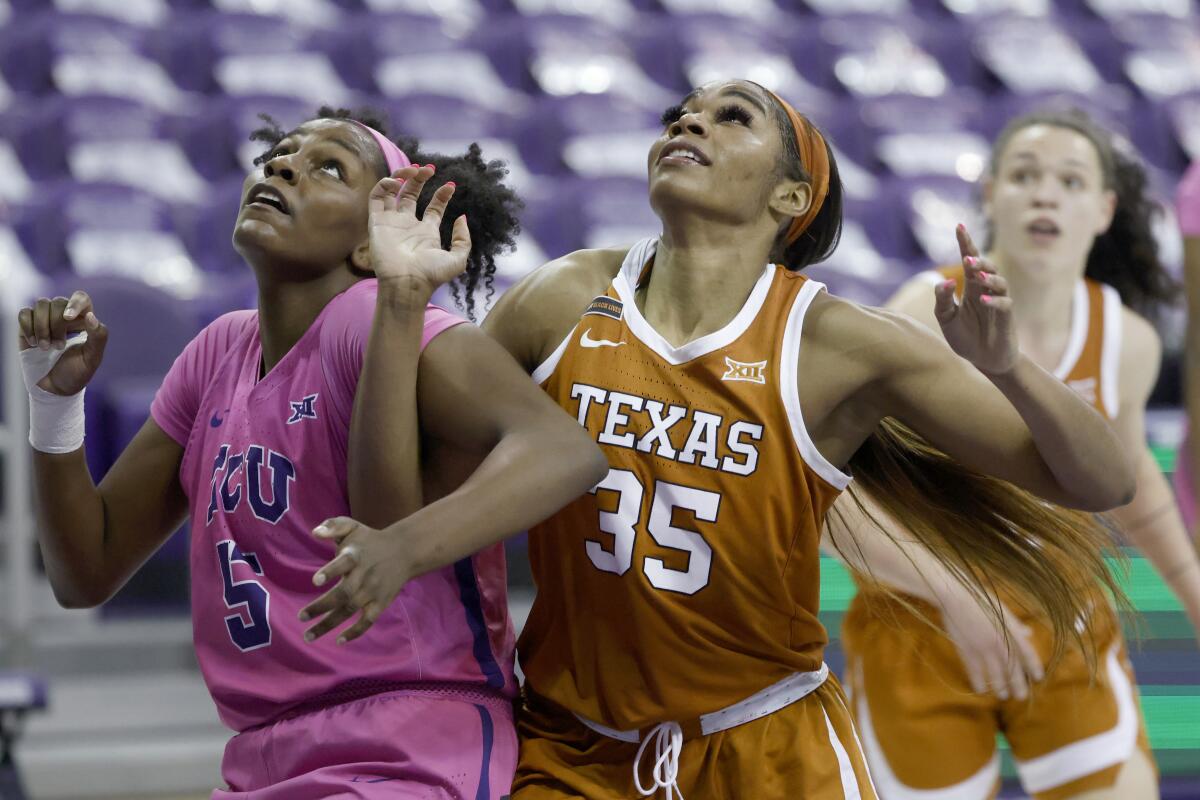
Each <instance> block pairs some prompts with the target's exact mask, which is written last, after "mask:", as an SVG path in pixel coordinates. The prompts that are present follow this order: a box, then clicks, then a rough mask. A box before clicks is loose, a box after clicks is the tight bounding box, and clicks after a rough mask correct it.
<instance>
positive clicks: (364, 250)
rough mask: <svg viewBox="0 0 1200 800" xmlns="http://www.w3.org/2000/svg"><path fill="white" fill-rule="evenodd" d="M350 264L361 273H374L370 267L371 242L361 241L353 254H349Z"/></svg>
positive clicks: (368, 240)
mask: <svg viewBox="0 0 1200 800" xmlns="http://www.w3.org/2000/svg"><path fill="white" fill-rule="evenodd" d="M350 264H351V266H353V267H354V268H355V269H358V270H362V271H363V272H374V271H375V270H374V268H373V267H372V266H371V240H370V239H363V240H362V242H361V243H360V244H359V245H358V247H355V248H354V252H353V253H351V254H350Z"/></svg>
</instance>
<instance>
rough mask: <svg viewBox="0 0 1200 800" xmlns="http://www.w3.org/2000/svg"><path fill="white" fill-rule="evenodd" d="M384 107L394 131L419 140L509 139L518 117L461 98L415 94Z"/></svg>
mask: <svg viewBox="0 0 1200 800" xmlns="http://www.w3.org/2000/svg"><path fill="white" fill-rule="evenodd" d="M385 109H386V110H387V111H388V116H389V117H390V118H391V122H392V125H391V128H390V130H391V131H392V132H393V133H403V134H405V135H408V136H416V137H417V138H418V139H421V140H427V139H442V140H448V139H454V140H465V141H468V142H469V141H472V140H476V139H482V138H484V137H492V138H509V137H511V136H512V134H513V130H514V127H515V125H516V122H517V120H516V117H515V115H513V114H509V113H506V112H504V111H500V110H496V109H492V108H488V107H486V106H480V105H477V104H476V103H473V102H471V101H470V100H464V99H462V98H461V97H447V96H445V95H437V94H419V93H414V94H411V95H406V96H404V97H399V98H395V99H392V100H390V101H389V102H388V103H387V104H386V105H385Z"/></svg>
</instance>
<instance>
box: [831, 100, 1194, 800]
mask: <svg viewBox="0 0 1200 800" xmlns="http://www.w3.org/2000/svg"><path fill="white" fill-rule="evenodd" d="M983 207H984V212H985V214H986V215H987V218H988V221H989V227H990V231H991V236H990V244H989V248H988V256H989V258H991V260H992V262H993V263H994V264H995V265H996V267H997V275H996V276H995V278H994V279H993V280H994V281H995V282H996V283H997V284H1002V285H1003V286H1005V288H1006V289H1007V291H1008V293H1009V294H1010V295H1011V296H1012V297H1013V298H1014V301H1015V302H1014V308H1015V311H1014V315H1013V318H1014V322H1015V326H1016V330H1017V336H1018V338H1019V340H1020V341H1021V343H1022V349H1023V350H1024V351H1026V352H1028V353H1029V355H1030V358H1032V359H1034V360H1035V361H1037V362H1038V363H1039V364H1041V365H1042V366H1043V367H1044V368H1046V369H1048V370H1054V374H1055V375H1056V376H1057V377H1058V378H1060V379H1061V380H1063V381H1064V382H1065V383H1066V384H1067V385H1068V386H1070V387H1071V388H1073V389H1075V391H1077V392H1078V393H1079V394H1080V395H1081V396H1082V397H1083V398H1084V399H1085V400H1087V401H1088V403H1090V404H1092V405H1094V406H1095V407H1096V408H1097V409H1098V410H1099V411H1100V412H1101V413H1102V414H1104V415H1105V416H1106V417H1108V418H1109V419H1110V420H1111V421H1112V424H1113V425H1114V427H1115V429H1116V430H1117V431H1118V432H1119V433H1120V436H1121V439H1122V441H1123V442H1124V445H1125V447H1126V450H1127V452H1129V453H1130V454H1131V455H1133V456H1134V458H1135V459H1136V462H1137V464H1138V490H1137V494H1136V496H1135V497H1134V499H1133V502H1131V503H1130V504H1129V505H1127V506H1124V507H1123V508H1120V509H1117V510H1116V511H1114V512H1113V519H1114V521H1115V522H1116V524H1117V527H1118V528H1119V530H1120V531H1121V532H1122V533H1123V534H1124V536H1125V537H1126V538H1127V539H1128V540H1129V542H1130V543H1132V544H1134V545H1136V546H1137V547H1138V548H1139V549H1141V550H1142V552H1143V553H1145V555H1146V556H1147V558H1148V559H1149V561H1150V563H1151V564H1152V565H1153V566H1154V568H1155V569H1156V570H1157V571H1158V573H1159V574H1160V575H1161V576H1162V577H1163V580H1164V582H1165V583H1166V584H1167V585H1168V586H1170V587H1171V589H1172V591H1173V592H1174V593H1175V595H1176V596H1177V597H1178V598H1179V600H1180V602H1181V603H1182V605H1183V608H1184V610H1185V611H1186V612H1187V614H1188V617H1189V618H1190V619H1191V620H1192V624H1193V626H1194V627H1195V629H1196V630H1197V632H1200V559H1198V558H1197V555H1196V553H1195V552H1194V551H1193V549H1192V547H1191V543H1190V541H1189V537H1188V535H1187V531H1186V530H1185V528H1184V526H1183V522H1182V520H1181V519H1180V515H1179V511H1178V509H1177V507H1176V504H1175V500H1174V497H1173V496H1172V493H1171V488H1170V486H1169V485H1168V483H1167V481H1166V478H1165V477H1164V476H1163V474H1162V470H1161V469H1160V468H1159V466H1158V463H1157V461H1156V460H1155V458H1154V457H1153V455H1152V454H1151V452H1150V450H1149V448H1148V446H1147V445H1146V440H1145V424H1144V423H1145V407H1146V401H1147V398H1148V397H1149V396H1150V392H1151V390H1152V389H1153V387H1154V383H1155V379H1156V378H1157V375H1158V367H1159V364H1160V361H1161V345H1160V343H1159V339H1158V335H1157V334H1156V333H1155V331H1154V329H1153V327H1151V325H1150V324H1149V323H1148V322H1147V321H1146V319H1144V318H1143V317H1142V316H1141V315H1140V314H1139V313H1138V312H1139V311H1140V312H1142V313H1144V314H1148V315H1153V314H1154V313H1155V312H1156V311H1157V310H1158V307H1159V305H1160V304H1162V303H1166V302H1170V301H1171V300H1173V299H1174V297H1175V296H1176V291H1177V287H1176V285H1175V281H1174V279H1173V278H1171V277H1170V275H1169V274H1168V273H1167V271H1166V270H1165V268H1164V267H1163V265H1162V264H1161V263H1160V261H1159V258H1158V250H1157V246H1156V244H1155V240H1154V238H1153V235H1152V232H1151V222H1152V217H1153V214H1154V213H1155V211H1156V207H1155V204H1154V202H1153V201H1152V200H1151V198H1150V197H1149V196H1148V195H1147V187H1146V174H1145V171H1144V169H1143V168H1142V166H1141V165H1140V164H1139V163H1137V162H1136V160H1135V159H1134V158H1133V157H1132V156H1130V155H1128V154H1126V153H1125V152H1123V151H1122V150H1121V148H1120V147H1119V146H1118V145H1117V143H1116V142H1115V141H1114V138H1113V135H1112V134H1110V133H1109V132H1108V131H1106V130H1104V129H1103V128H1101V127H1100V126H1099V125H1097V124H1096V123H1095V122H1094V121H1093V120H1091V119H1090V118H1088V117H1087V116H1086V115H1084V114H1082V113H1081V112H1042V113H1033V114H1029V115H1026V116H1023V117H1019V118H1017V119H1015V120H1013V121H1012V122H1010V123H1009V124H1008V126H1007V127H1006V128H1005V129H1004V131H1003V132H1002V133H1001V134H1000V136H999V137H998V139H997V141H996V144H995V146H994V150H993V154H992V158H991V162H990V165H989V170H988V174H987V176H986V178H985V182H984V186H983ZM954 272H955V271H954V270H952V269H945V270H941V271H938V272H928V273H922V274H921V275H919V276H917V277H916V278H914V279H913V280H912V281H911V282H910V283H909V284H907V285H906V286H904V287H902V288H901V289H900V291H899V292H898V293H897V295H896V296H895V297H894V298H893V299H892V301H891V302H890V303H889V307H891V308H894V309H896V310H897V311H901V312H903V313H905V314H908V315H910V316H912V317H914V318H915V319H917V320H919V321H921V322H922V323H924V324H925V325H926V326H928V327H930V328H936V326H937V321H936V319H935V318H934V315H933V313H932V309H930V307H929V303H928V292H929V285H930V283H931V282H932V283H935V284H940V283H942V282H944V281H946V280H947V278H958V279H959V281H961V275H955V274H954ZM959 272H961V271H959ZM855 494H858V490H857V489H855V490H854V491H853V492H852V495H855ZM865 496H866V499H867V502H868V503H870V498H871V496H872V495H871V494H870V493H866V495H865ZM839 512H843V513H844V514H845V518H844V519H842V518H841V514H840V513H839ZM872 513H875V514H879V516H880V519H881V520H884V524H886V525H888V526H890V527H891V528H892V531H891V533H892V536H891V537H883V536H879V535H877V534H876V535H874V536H872V532H873V526H872V524H871V522H870V520H868V519H865V518H863V516H862V514H861V513H860V511H859V509H858V508H857V507H856V502H855V497H853V496H847V497H845V498H843V499H842V500H841V501H839V504H838V506H837V507H835V511H834V513H833V514H831V517H830V519H831V522H830V530H831V533H832V534H833V538H834V541H835V542H836V543H838V544H839V545H841V547H840V550H841V551H842V552H844V553H846V554H847V555H848V557H849V559H850V560H851V562H852V563H853V562H857V564H858V566H859V567H860V568H861V569H862V570H863V571H864V572H866V573H870V574H871V575H872V576H873V577H874V578H876V579H878V580H879V581H883V582H884V583H885V584H886V585H887V586H886V587H883V586H879V585H876V584H873V583H872V582H870V581H869V580H865V581H862V582H861V586H862V589H863V590H862V591H861V592H860V593H859V595H858V596H857V597H856V598H855V600H854V601H853V603H852V604H851V608H850V611H849V613H848V614H847V616H846V619H845V621H844V623H843V629H842V635H843V642H844V644H845V647H846V653H847V672H848V679H847V683H848V684H849V685H850V686H851V687H852V690H853V691H852V700H853V704H852V707H853V709H854V711H855V712H856V720H857V721H858V723H859V726H860V728H861V730H862V735H863V740H864V745H865V747H866V750H867V753H868V756H869V759H870V761H871V768H872V774H873V775H874V777H875V781H876V786H877V787H878V789H879V793H880V796H881V797H882V798H884V800H919V799H920V798H924V797H926V796H927V795H926V794H925V793H926V792H944V793H948V794H947V796H953V797H954V798H962V800H982V799H983V798H987V797H990V796H993V795H994V794H995V792H996V790H997V788H998V786H999V780H1000V756H999V753H998V752H997V751H996V744H995V742H996V734H997V733H1002V734H1004V735H1005V736H1006V737H1007V738H1008V740H1009V742H1010V744H1011V746H1012V748H1013V754H1014V757H1015V758H1016V761H1017V770H1018V773H1019V775H1020V776H1021V778H1022V780H1023V782H1024V784H1025V789H1026V791H1028V792H1030V793H1031V794H1033V795H1034V796H1036V797H1038V798H1065V797H1072V798H1083V797H1086V798H1113V799H1114V800H1115V799H1116V798H1121V799H1122V800H1134V798H1152V797H1157V796H1158V791H1157V781H1156V779H1155V775H1154V768H1153V766H1152V764H1151V760H1150V759H1151V756H1150V753H1149V748H1148V745H1147V743H1146V741H1145V735H1144V731H1142V730H1141V729H1142V725H1141V718H1140V713H1139V710H1138V707H1137V698H1136V690H1135V683H1134V681H1133V679H1132V669H1131V667H1130V665H1129V663H1128V659H1127V654H1126V652H1125V647H1124V642H1123V638H1122V635H1121V630H1120V624H1119V621H1118V619H1117V617H1116V614H1115V612H1114V610H1113V608H1112V606H1111V604H1110V603H1109V602H1108V600H1107V599H1105V598H1102V597H1097V598H1096V605H1095V608H1093V609H1092V610H1091V611H1090V612H1089V613H1088V614H1087V615H1086V616H1085V617H1081V619H1080V623H1079V624H1080V626H1081V627H1082V626H1086V627H1087V628H1088V632H1089V638H1090V640H1091V642H1090V644H1091V645H1092V646H1094V647H1095V648H1096V649H1097V653H1096V655H1097V656H1099V658H1100V660H1101V663H1100V667H1101V669H1100V670H1099V672H1098V673H1097V674H1096V675H1095V676H1094V677H1095V680H1093V676H1092V675H1091V673H1090V670H1089V668H1088V663H1087V657H1086V655H1085V654H1084V653H1083V652H1082V651H1080V650H1079V649H1078V648H1073V649H1072V650H1071V651H1069V652H1068V653H1067V654H1066V655H1065V657H1064V658H1063V660H1062V661H1061V662H1059V663H1057V664H1054V665H1052V667H1051V668H1050V669H1049V670H1048V671H1047V670H1046V669H1045V667H1046V661H1047V659H1048V657H1049V655H1050V646H1049V645H1050V643H1049V633H1048V631H1047V629H1046V623H1045V620H1044V618H1043V617H1041V616H1040V615H1038V614H1036V613H1035V612H1034V611H1033V610H1032V609H1031V608H1030V606H1029V603H1028V601H1027V598H1026V597H1024V596H1022V592H1021V591H1020V590H1019V589H1016V588H1014V587H1012V586H1011V585H1007V584H1005V583H1004V582H1003V581H1002V580H993V581H992V583H991V585H990V589H989V591H990V593H991V595H992V596H991V597H990V598H989V600H990V603H991V604H992V606H993V610H994V611H996V612H997V613H988V612H987V611H986V610H984V608H982V607H981V606H980V604H979V602H978V599H977V597H975V596H972V594H971V592H969V591H968V590H967V589H966V587H965V586H964V585H963V584H962V583H960V582H959V581H957V580H955V579H954V577H953V575H952V573H951V572H950V571H949V570H947V569H946V568H945V567H944V566H943V565H941V564H939V563H938V561H937V559H935V558H932V557H931V556H930V555H929V554H928V553H927V552H923V551H921V550H920V549H918V548H913V547H909V548H907V549H906V550H900V549H897V548H896V542H898V541H902V540H905V539H910V538H911V537H909V536H908V535H907V534H906V532H905V531H904V528H903V526H902V525H901V524H899V523H898V522H897V521H896V520H894V519H891V518H888V517H887V516H886V515H885V514H882V513H881V512H880V510H879V509H878V507H875V508H874V509H872ZM918 513H919V512H918ZM864 560H865V564H864V563H863V561H864ZM896 588H899V589H902V590H903V591H904V592H906V593H907V594H908V597H907V601H908V602H909V603H911V604H913V606H914V607H911V608H910V607H907V606H905V605H904V603H902V602H897V601H896V599H895V598H891V597H889V596H888V595H887V591H888V590H889V589H896ZM881 590H882V591H881ZM921 612H925V613H926V614H927V615H928V616H929V617H930V618H931V620H932V625H931V624H929V620H926V619H922V618H921ZM934 626H938V627H940V628H941V630H939V629H938V627H934ZM1031 681H1032V682H1031ZM1139 743H1140V745H1141V747H1139V746H1138V745H1139Z"/></svg>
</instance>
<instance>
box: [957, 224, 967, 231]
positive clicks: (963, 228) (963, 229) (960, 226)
mask: <svg viewBox="0 0 1200 800" xmlns="http://www.w3.org/2000/svg"><path fill="white" fill-rule="evenodd" d="M958 229H959V230H960V231H965V230H966V229H967V226H966V225H963V224H962V223H961V222H960V223H958Z"/></svg>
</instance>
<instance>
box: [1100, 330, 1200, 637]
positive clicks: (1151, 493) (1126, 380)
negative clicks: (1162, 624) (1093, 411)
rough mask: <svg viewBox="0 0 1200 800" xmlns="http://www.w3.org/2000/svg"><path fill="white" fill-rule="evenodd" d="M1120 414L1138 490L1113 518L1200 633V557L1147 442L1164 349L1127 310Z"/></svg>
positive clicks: (1120, 431)
mask: <svg viewBox="0 0 1200 800" xmlns="http://www.w3.org/2000/svg"><path fill="white" fill-rule="evenodd" d="M1122 313H1123V314H1124V319H1123V324H1122V328H1123V329H1124V331H1125V335H1124V337H1123V341H1122V348H1121V350H1122V351H1121V359H1120V373H1119V374H1120V383H1119V387H1118V396H1119V398H1120V410H1119V411H1118V414H1117V419H1116V422H1115V425H1116V428H1117V432H1118V434H1119V435H1120V437H1121V441H1122V443H1123V444H1124V445H1125V447H1126V452H1128V453H1130V454H1131V456H1132V457H1133V458H1135V459H1136V460H1137V492H1136V493H1135V494H1134V497H1133V500H1132V501H1131V502H1130V503H1129V504H1127V505H1124V506H1121V507H1120V508H1118V509H1115V510H1114V511H1113V512H1112V514H1113V517H1114V519H1115V521H1116V522H1117V524H1118V526H1119V527H1120V529H1121V531H1122V532H1123V533H1124V534H1125V536H1126V537H1127V538H1128V539H1129V541H1130V543H1131V544H1133V545H1134V546H1136V547H1137V548H1138V549H1139V550H1141V551H1142V553H1143V554H1144V555H1145V556H1146V558H1147V559H1149V561H1150V563H1151V564H1152V565H1153V566H1154V569H1155V571H1156V572H1158V574H1159V575H1160V576H1162V579H1163V581H1164V582H1165V583H1166V584H1167V585H1168V586H1169V587H1170V589H1171V591H1172V592H1173V593H1174V594H1175V596H1176V597H1178V598H1179V601H1180V603H1181V604H1182V605H1183V608H1184V610H1185V611H1186V612H1187V615H1188V619H1190V620H1191V622H1192V628H1193V630H1195V631H1196V633H1197V634H1198V635H1200V555H1198V554H1197V553H1196V550H1195V549H1194V548H1193V547H1192V543H1191V540H1190V538H1189V537H1188V532H1187V527H1186V526H1185V525H1184V522H1183V518H1182V517H1181V516H1180V513H1179V507H1178V506H1177V505H1176V503H1175V495H1174V493H1173V492H1172V490H1171V487H1170V485H1169V484H1168V483H1167V480H1166V478H1165V477H1164V476H1163V474H1162V470H1160V469H1159V467H1158V464H1157V462H1156V461H1155V459H1154V456H1153V454H1152V453H1151V452H1150V448H1149V447H1148V446H1147V444H1146V401H1147V399H1148V398H1149V397H1150V392H1151V391H1152V390H1153V388H1154V383H1155V381H1156V380H1157V379H1158V370H1159V364H1160V360H1161V356H1162V345H1161V343H1160V341H1159V338H1158V334H1157V333H1156V332H1155V330H1154V328H1153V327H1151V325H1150V324H1149V323H1148V322H1146V320H1144V319H1142V318H1141V317H1140V316H1138V315H1137V314H1135V313H1133V312H1132V311H1129V310H1128V309H1122Z"/></svg>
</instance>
